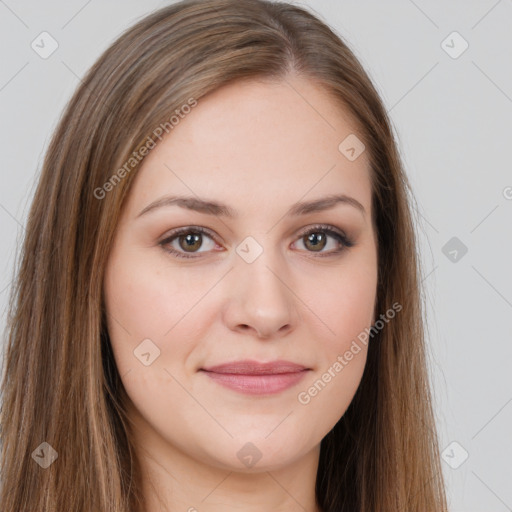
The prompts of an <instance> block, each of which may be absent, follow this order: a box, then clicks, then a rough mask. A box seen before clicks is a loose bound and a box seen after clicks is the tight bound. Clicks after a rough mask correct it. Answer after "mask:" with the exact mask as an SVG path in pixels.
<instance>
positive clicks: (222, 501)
mask: <svg viewBox="0 0 512 512" xmlns="http://www.w3.org/2000/svg"><path fill="white" fill-rule="evenodd" d="M352 133H355V124H354V123H353V122H352V120H351V118H350V117H349V115H348V114H347V113H346V112H345V111H344V110H343V109H342V108H341V107H340V106H339V105H338V104H337V103H334V101H333V99H332V98H331V97H329V96H327V94H326V93H325V92H324V90H323V89H321V88H320V87H319V86H317V85H316V84H315V83H314V82H312V81H310V80H308V79H305V78H301V77H298V76H288V77H286V80H282V81H279V82H272V83H271V82H264V81H256V80H251V81H244V82H236V83H234V84H230V85H229V86H225V87H223V88H221V89H219V90H217V91H215V92H214V93H212V94H210V95H208V96H206V97H204V98H201V99H200V100H199V101H198V105H197V106H196V107H195V108H194V109H192V111H191V113H190V114H188V115H187V116H186V117H185V118H184V119H183V120H181V122H180V123H179V124H178V125H177V126H175V128H174V129H173V131H172V132H171V133H170V134H169V135H168V136H166V137H165V138H164V139H163V140H162V142H160V143H159V144H158V145H157V146H156V147H155V148H154V149H152V150H151V151H150V153H149V154H148V155H147V156H146V157H145V159H144V161H143V164H142V167H141V168H140V170H139V172H138V174H137V176H136V178H135V180H134V182H133V184H132V188H131V190H130V193H129V196H128V199H127V203H126V204H125V207H124V209H123V212H122V216H121V219H120V221H119V224H118V228H117V232H116V237H115V242H114V246H113V248H112V251H111V253H110V256H109V261H108V265H107V269H106V276H105V282H104V292H105V301H106V304H105V305H106V308H107V312H108V318H109V324H108V329H109V334H110V339H111V343H112V348H113V352H114V357H115V360H116V364H117V367H118V369H119V373H120V375H121V378H122V382H123V384H124V386H125V389H126V391H127V394H128V396H129V398H130V402H129V403H128V404H127V408H128V412H129V416H130V418H131V420H132V421H133V425H134V431H135V438H136V441H137V444H136V450H137V453H138V455H139V457H140V459H141V464H142V468H143V474H144V477H143V478H144V493H145V501H146V504H147V510H148V511H149V512H156V511H164V510H165V511H173V512H174V511H187V510H188V511H190V512H192V511H194V510H197V511H199V512H202V511H209V512H217V511H222V512H225V511H226V510H239V511H244V512H252V511H254V512H256V511H257V512H260V511H261V510H273V511H282V512H284V511H295V510H297V511H299V510H300V511H304V510H307V511H311V512H316V511H319V510H320V509H319V508H318V506H317V505H316V503H315V481H316V474H317V469H318V458H319V453H320V442H321V440H322V438H323V437H324V436H325V435H326V434H327V433H328V432H329V431H330V430H331V429H332V428H333V427H334V425H335V424H336V422H337V421H338V420H339V419H340V417H341V416H342V415H343V414H344V412H345V411H346V409H347V407H348V405H349V404H350V402H351V400H352V398H353V396H354V393H355V391H356V389H357V387H358V385H359V383H360V380H361V377H362V373H363V370H364V366H365V363H366V355H367V347H365V346H364V345H363V346H362V350H361V351H360V352H358V353H357V355H355V356H354V357H353V359H352V360H351V361H350V362H349V363H348V364H347V365H346V366H345V367H344V368H343V370H342V371H340V372H338V373H337V374H336V376H335V377H334V378H332V380H331V382H329V383H328V384H327V385H325V387H324V388H323V389H322V390H321V391H320V392H318V393H317V394H316V396H314V397H312V398H311V400H310V402H309V403H307V404H303V403H300V402H299V400H298V394H299V393H300V392H303V391H305V390H306V391H307V390H308V388H309V387H311V385H312V384H313V383H314V382H315V381H317V380H318V379H320V378H321V376H322V374H323V373H324V372H326V371H327V370H328V368H329V367H332V366H333V364H334V363H335V362H336V361H337V358H338V356H340V355H341V356H342V355H343V354H344V353H345V352H346V351H347V350H348V349H349V347H350V345H351V343H352V342H353V340H355V339H356V337H357V335H358V334H359V333H361V332H362V331H364V329H365V328H369V327H370V326H371V324H372V323H373V321H374V319H375V316H374V314H375V311H374V304H375V298H376V289H377V246H376V236H375V232H374V226H373V225H372V222H371V215H372V213H371V182H370V172H369V162H368V160H367V153H366V152H363V153H362V154H361V155H360V156H359V157H358V158H357V159H356V160H354V161H350V160H349V159H347V158H346V157H345V156H344V155H343V154H342V153H341V152H340V151H339V150H338V146H339V144H340V142H341V141H342V140H343V139H345V137H347V136H348V135H350V134H352ZM329 194H346V195H348V196H351V197H353V198H355V199H356V200H357V201H359V202H360V203H361V204H362V205H363V207H364V210H365V212H364V214H363V213H362V212H361V211H359V210H358V209H356V208H354V207H353V206H351V205H349V204H344V203H338V204H337V205H336V206H334V207H332V208H331V209H329V210H325V211H319V212H311V213H309V214H307V215H301V216H290V217H288V216H285V213H286V212H287V211H288V209H289V208H290V207H291V206H292V205H293V204H294V203H295V202H297V201H311V200H314V199H318V198H321V197H324V196H327V195H329ZM167 195H187V196H198V197H201V198H208V199H209V200H215V201H219V202H222V203H225V204H227V205H228V206H229V207H231V208H233V209H235V210H236V211H237V212H238V217H237V218H235V219H230V218H222V217H220V216H218V215H208V214H207V213H200V212H196V211H192V210H188V209H186V208H182V207H180V206H177V205H171V206H163V207H160V208H155V209H153V210H151V211H148V212H147V213H145V214H143V215H141V216H139V213H140V212H141V211H142V210H143V209H144V208H146V207H147V206H148V205H149V204H150V203H152V202H153V201H155V200H157V199H160V198H162V197H164V196H167ZM315 224H329V225H331V226H333V227H336V228H338V229H339V230H341V231H343V232H344V233H345V234H346V235H347V236H348V237H349V239H350V240H351V241H352V242H353V243H354V245H353V246H352V247H350V248H345V249H344V250H343V251H342V252H340V253H338V254H334V253H333V251H334V250H335V249H337V248H339V247H340V243H339V242H338V241H337V240H336V239H335V238H333V237H332V236H331V235H329V236H328V238H327V240H326V245H325V246H324V244H320V248H321V249H320V253H319V252H317V251H315V250H314V246H313V244H308V243H307V240H305V238H304V237H303V235H302V230H304V228H308V227H313V226H314V225H315ZM187 226H202V227H205V228H208V229H209V230H210V231H211V232H212V237H210V236H208V235H203V236H202V245H201V244H200V243H198V244H196V246H194V247H195V248H193V249H192V253H190V252H188V253H187V252H186V247H187V246H186V243H185V242H184V241H183V238H184V236H182V243H181V245H180V239H179V237H177V238H174V241H172V242H168V243H167V246H166V247H173V248H174V249H175V250H177V251H181V253H184V254H185V255H186V254H191V255H192V256H194V258H192V259H184V258H179V257H176V256H173V255H171V254H169V253H168V252H166V251H165V250H164V247H163V246H162V245H160V243H159V242H161V241H162V240H165V239H166V238H169V236H170V235H171V231H172V230H173V229H176V228H180V227H187ZM315 232H317V233H318V232H319V230H318V229H317V230H316V231H315ZM320 233H324V236H325V232H322V231H321V230H320ZM200 236H201V235H200ZM248 236H251V237H253V238H254V239H255V240H256V241H257V243H258V244H259V245H260V246H261V248H262V250H263V252H262V253H261V254H260V255H259V257H258V258H256V259H255V260H254V261H253V262H252V263H248V262H247V261H246V260H244V259H243V258H242V257H241V256H240V255H239V254H238V253H237V252H236V249H237V247H238V246H239V245H240V244H242V242H243V241H244V240H245V239H246V237H248ZM214 237H215V239H214ZM242 247H243V244H242ZM251 250H253V249H251ZM194 251H195V252H194ZM327 253H331V255H329V256H322V254H324V255H325V254H327ZM144 339H150V340H151V341H152V343H154V345H155V346H157V347H158V348H159V350H160V355H159V357H157V358H156V359H155V360H154V361H153V362H152V363H151V364H150V365H148V366H146V365H144V364H142V363H141V361H140V360H139V359H138V358H137V357H135V356H134V350H136V349H137V347H138V346H139V345H140V343H141V342H142V340H144ZM150 352H151V353H152V354H154V349H150ZM240 359H254V360H257V361H260V362H267V361H272V360H276V359H285V360H288V361H292V362H296V363H299V364H303V365H305V366H307V367H308V368H311V370H309V371H308V372H307V374H306V375H305V377H304V378H303V379H302V380H301V381H300V382H299V383H298V384H297V385H295V386H293V387H292V388H289V389H286V390H284V391H281V392H279V393H276V394H273V395H265V396H251V395H247V394H243V393H240V392H237V391H234V390H231V389H227V388H225V387H223V386H221V385H220V384H218V383H217V382H215V381H213V380H212V379H210V378H209V377H207V376H206V374H205V373H204V372H200V371H199V369H200V368H202V367H204V366H211V365H215V364H220V363H224V362H230V361H234V360H240ZM248 442H251V443H253V445H254V446H255V447H256V449H257V451H258V452H259V453H260V454H261V459H260V460H259V461H258V462H257V463H256V464H254V465H253V466H252V467H248V466H247V465H244V464H243V463H242V462H241V460H240V459H239V458H238V457H237V453H238V452H239V450H240V449H242V447H243V446H244V445H245V444H246V443H248ZM246 449H247V448H246ZM157 495H158V496H159V497H160V499H158V498H157Z"/></svg>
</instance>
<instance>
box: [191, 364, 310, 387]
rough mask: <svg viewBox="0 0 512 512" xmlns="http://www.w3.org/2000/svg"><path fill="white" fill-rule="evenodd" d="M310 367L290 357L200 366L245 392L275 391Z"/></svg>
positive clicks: (295, 380)
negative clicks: (287, 358)
mask: <svg viewBox="0 0 512 512" xmlns="http://www.w3.org/2000/svg"><path fill="white" fill-rule="evenodd" d="M310 369H311V368H307V367H305V366H303V365H300V364H296V363H292V362H290V361H282V360H280V361H272V362H269V363H259V362H257V361H250V360H245V361H235V362H231V363H225V364H220V365H216V366H210V367H206V368H201V369H200V371H201V372H202V373H203V374H204V375H206V376H207V377H209V378H210V379H211V380H212V381H214V382H216V383H217V384H220V385H221V386H223V387H226V388H230V389H231V390H234V391H236V392H238V393H244V394H248V395H271V394H277V393H280V392H281V391H284V390H286V389H288V388H291V387H293V386H295V385H297V384H298V383H299V382H300V381H301V380H302V378H303V377H304V376H305V374H306V373H307V372H308V371H309V370H310Z"/></svg>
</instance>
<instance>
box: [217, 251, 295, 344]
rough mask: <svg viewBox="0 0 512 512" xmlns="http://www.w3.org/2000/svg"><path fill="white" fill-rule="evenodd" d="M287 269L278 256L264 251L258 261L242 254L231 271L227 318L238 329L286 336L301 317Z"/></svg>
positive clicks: (232, 328)
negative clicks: (279, 262) (278, 260)
mask: <svg viewBox="0 0 512 512" xmlns="http://www.w3.org/2000/svg"><path fill="white" fill-rule="evenodd" d="M286 275H287V274H286V272H285V271H284V269H283V268H282V267H280V266H279V267H278V266H277V263H276V258H270V257H266V252H263V253H262V254H261V255H260V256H259V257H258V258H257V259H256V260H255V261H253V262H252V263H247V262H245V261H244V260H242V259H241V258H240V259H238V260H237V261H236V262H235V268H234V269H233V270H232V271H231V272H229V274H228V280H229V282H227V283H225V284H226V297H227V304H225V306H226V307H225V310H224V321H225V323H226V325H227V326H228V327H229V328H230V329H231V330H234V331H238V332H240V333H248V332H251V333H253V334H254V335H256V336H258V337H259V338H263V339H269V338H276V337H282V336H285V335H286V334H288V333H289V332H290V331H292V330H293V329H294V328H295V326H296V324H297V321H298V318H299V314H298V311H297V299H296V296H295V294H294V292H293V290H292V289H291V287H290V285H289V284H287V283H286Z"/></svg>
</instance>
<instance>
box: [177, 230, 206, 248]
mask: <svg viewBox="0 0 512 512" xmlns="http://www.w3.org/2000/svg"><path fill="white" fill-rule="evenodd" d="M178 243H179V246H180V247H181V248H182V249H183V250H184V251H187V252H194V251H195V250H197V249H199V248H200V247H201V245H202V243H203V241H202V235H201V234H200V233H193V234H187V235H180V236H179V237H178Z"/></svg>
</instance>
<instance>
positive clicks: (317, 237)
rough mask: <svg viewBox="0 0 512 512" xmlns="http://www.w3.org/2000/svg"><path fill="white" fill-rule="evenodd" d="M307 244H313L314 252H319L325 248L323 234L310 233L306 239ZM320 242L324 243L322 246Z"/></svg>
mask: <svg viewBox="0 0 512 512" xmlns="http://www.w3.org/2000/svg"><path fill="white" fill-rule="evenodd" d="M306 238H307V240H308V242H313V249H314V250H321V249H323V248H324V247H325V237H324V235H323V234H318V233H311V234H310V235H308V236H307V237H306ZM322 242H324V243H323V244H322Z"/></svg>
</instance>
